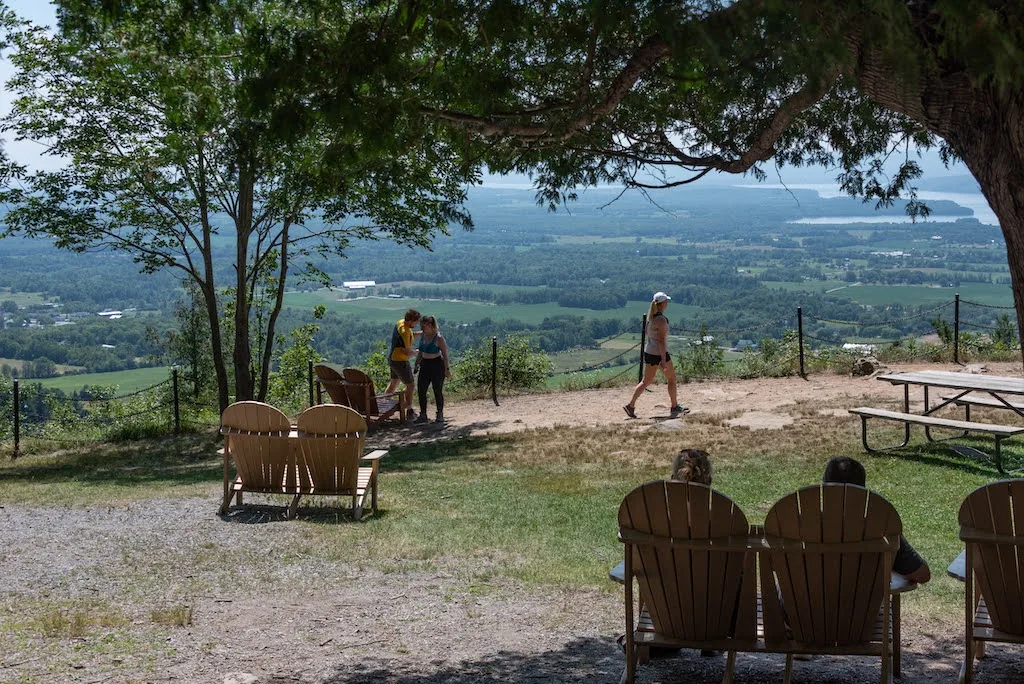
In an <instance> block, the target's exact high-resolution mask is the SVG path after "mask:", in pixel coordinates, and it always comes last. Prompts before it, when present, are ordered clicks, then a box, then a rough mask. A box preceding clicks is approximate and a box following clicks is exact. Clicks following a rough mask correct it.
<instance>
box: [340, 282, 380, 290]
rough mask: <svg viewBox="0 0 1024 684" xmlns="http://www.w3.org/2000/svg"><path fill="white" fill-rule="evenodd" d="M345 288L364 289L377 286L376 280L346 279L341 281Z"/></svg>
mask: <svg viewBox="0 0 1024 684" xmlns="http://www.w3.org/2000/svg"><path fill="white" fill-rule="evenodd" d="M342 286H343V287H344V288H345V289H346V290H365V289H366V288H368V287H377V281H376V280H346V281H344V282H342Z"/></svg>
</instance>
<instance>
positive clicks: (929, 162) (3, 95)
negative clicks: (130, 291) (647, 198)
mask: <svg viewBox="0 0 1024 684" xmlns="http://www.w3.org/2000/svg"><path fill="white" fill-rule="evenodd" d="M5 2H6V3H7V5H8V6H9V7H10V8H11V9H12V10H14V11H15V12H16V13H17V14H18V15H19V16H21V17H23V18H26V19H30V20H31V21H33V22H34V23H36V24H44V25H47V26H53V25H54V24H55V23H56V11H55V8H54V6H53V4H52V3H51V2H48V1H47V0H5ZM11 75H12V70H11V67H10V64H9V63H8V62H7V60H6V59H0V82H3V83H6V81H7V79H8V78H10V76H11ZM10 104H11V96H10V94H9V93H8V92H7V91H6V90H0V113H3V114H6V113H7V111H8V110H9V109H10ZM4 149H5V150H6V152H7V154H8V155H9V156H10V157H11V158H12V159H14V160H15V161H17V162H20V163H23V164H27V165H28V166H30V167H32V168H37V169H53V168H58V167H59V166H60V161H59V160H58V159H49V158H47V157H45V156H44V155H43V154H42V148H41V147H40V145H39V144H38V143H33V142H27V141H22V142H18V141H15V140H11V139H7V140H5V141H4ZM919 163H920V164H921V166H922V168H923V169H924V172H925V176H924V177H925V179H928V178H937V177H941V176H955V175H964V174H968V173H969V172H968V171H967V169H966V167H964V166H963V165H962V164H957V165H954V166H951V167H950V168H949V169H947V168H945V167H944V166H943V164H942V162H941V161H940V160H939V157H938V153H937V152H936V151H935V150H931V151H930V152H927V153H925V155H924V156H923V157H922V158H921V159H920V160H919ZM766 170H767V171H768V179H767V181H766V182H767V183H778V182H779V181H780V178H779V175H781V181H782V182H784V183H786V184H794V183H802V184H807V183H832V182H834V180H835V176H836V172H835V171H834V170H833V171H830V170H828V169H823V168H821V167H810V168H801V169H795V168H783V169H781V170H780V172H779V175H776V173H775V170H774V169H773V168H768V169H766ZM713 175H714V174H711V175H709V176H708V177H706V178H705V179H702V181H701V182H700V183H696V184H694V185H693V186H689V187H693V188H697V187H698V186H699V185H700V184H701V183H704V182H708V181H710V182H717V183H736V184H743V183H752V182H754V180H753V179H752V178H751V177H750V176H747V177H746V178H744V177H740V176H731V175H727V174H722V175H721V176H719V177H718V178H716V179H713V178H712V176H713ZM484 185H497V186H501V185H504V186H523V187H529V186H530V185H531V183H530V180H529V178H528V177H527V176H523V175H515V174H513V175H509V176H498V175H493V174H487V175H486V176H485V177H484Z"/></svg>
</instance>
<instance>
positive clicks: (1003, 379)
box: [850, 370, 1024, 473]
mask: <svg viewBox="0 0 1024 684" xmlns="http://www.w3.org/2000/svg"><path fill="white" fill-rule="evenodd" d="M878 379H879V380H882V381H885V382H889V383H891V384H893V385H903V411H902V412H899V411H890V410H887V409H879V408H873V407H859V408H855V409H850V412H851V413H854V414H856V415H859V416H860V418H861V438H862V442H863V444H864V449H865V450H866V451H869V452H870V451H887V450H889V449H899V448H902V447H905V446H907V444H908V443H909V442H910V426H911V425H912V424H916V425H924V429H925V436H926V437H927V438H928V441H931V442H938V441H945V440H946V439H957V438H960V437H964V436H966V435H967V434H968V433H971V432H984V433H987V434H991V435H992V436H993V437H994V438H995V446H996V449H995V464H996V468H997V469H998V470H999V472H1000V473H1004V472H1005V471H1004V470H1003V462H1002V453H1001V449H1000V445H1001V441H1002V440H1003V439H1005V438H1006V437H1012V436H1014V435H1018V434H1020V433H1024V427H1022V426H1016V425H1000V424H996V423H982V422H977V421H972V420H971V406H984V407H990V408H1006V409H1009V410H1011V411H1013V412H1014V413H1016V414H1017V415H1018V416H1021V417H1024V403H1021V402H1020V401H1016V402H1015V401H1012V400H1013V399H1017V398H1019V397H1024V379H1022V378H1012V377H1007V376H1002V375H977V374H972V373H953V372H950V371H935V370H923V371H909V372H904V373H887V374H885V375H879V376H878ZM911 386H915V387H920V388H921V389H922V392H923V394H924V410H923V412H921V413H912V412H911V410H910V388H911ZM934 388H938V389H942V390H949V391H948V392H945V393H944V395H943V396H940V397H939V399H938V401H937V403H935V404H934V405H933V404H932V397H931V396H930V390H931V389H934ZM951 404H952V405H955V406H963V407H964V410H965V417H966V420H956V419H951V418H940V417H938V416H935V415H934V414H935V412H936V411H939V410H940V409H942V408H945V407H946V406H949V405H951ZM868 418H879V419H882V420H892V421H897V422H901V423H903V426H904V437H903V442H902V443H900V444H897V445H894V446H891V447H884V448H881V449H876V448H873V447H871V446H870V445H869V444H868V438H867V421H868ZM933 428H945V429H951V430H957V431H958V432H959V433H960V434H957V435H954V436H953V437H944V438H941V439H940V438H935V437H933V436H932V434H931V430H932V429H933Z"/></svg>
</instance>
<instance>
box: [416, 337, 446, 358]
mask: <svg viewBox="0 0 1024 684" xmlns="http://www.w3.org/2000/svg"><path fill="white" fill-rule="evenodd" d="M420 351H421V352H423V353H424V354H440V353H441V348H440V347H438V346H437V333H435V334H434V336H433V337H431V338H430V341H429V342H427V341H426V340H425V339H423V338H422V337H421V338H420Z"/></svg>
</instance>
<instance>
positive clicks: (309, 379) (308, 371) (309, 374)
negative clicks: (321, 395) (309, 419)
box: [306, 359, 315, 406]
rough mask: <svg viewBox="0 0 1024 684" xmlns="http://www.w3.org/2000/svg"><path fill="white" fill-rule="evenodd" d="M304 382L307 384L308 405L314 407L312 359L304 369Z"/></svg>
mask: <svg viewBox="0 0 1024 684" xmlns="http://www.w3.org/2000/svg"><path fill="white" fill-rule="evenodd" d="M306 381H307V382H308V383H309V405H310V406H315V404H314V403H313V359H310V360H309V363H308V365H307V368H306Z"/></svg>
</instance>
